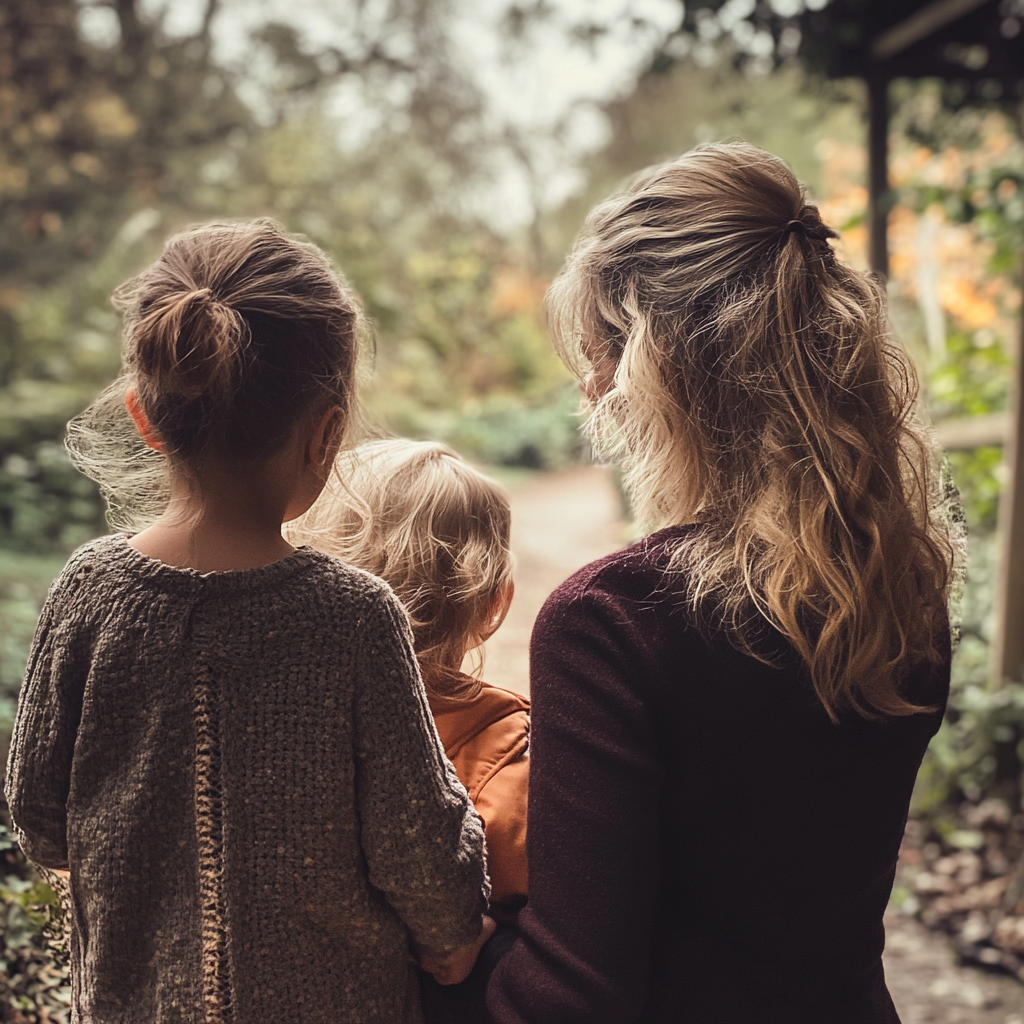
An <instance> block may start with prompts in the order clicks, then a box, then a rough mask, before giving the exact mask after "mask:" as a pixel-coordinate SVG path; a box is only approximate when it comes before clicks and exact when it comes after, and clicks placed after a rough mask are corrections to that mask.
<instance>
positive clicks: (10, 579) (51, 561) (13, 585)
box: [0, 548, 64, 764]
mask: <svg viewBox="0 0 1024 1024" xmlns="http://www.w3.org/2000/svg"><path fill="white" fill-rule="evenodd" d="M63 564H64V559H63V557H62V556H59V555H58V556H53V555H49V556H40V555H28V554H20V553H16V552H12V551H5V550H3V549H2V548H0V761H2V763H4V764H6V762H7V738H8V737H9V736H10V733H11V725H12V724H13V721H14V710H15V706H16V703H17V697H18V689H19V687H20V686H21V677H22V674H23V673H24V671H25V661H26V659H27V658H28V651H29V646H30V645H31V643H32V636H33V634H34V633H35V628H36V619H37V618H38V617H39V609H40V608H41V607H42V604H43V600H44V598H45V597H46V591H47V589H48V588H49V586H50V582H51V581H52V580H53V578H54V577H55V576H56V575H57V573H59V572H60V570H61V567H62V566H63Z"/></svg>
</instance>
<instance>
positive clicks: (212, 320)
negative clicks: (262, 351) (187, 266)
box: [136, 288, 248, 398]
mask: <svg viewBox="0 0 1024 1024" xmlns="http://www.w3.org/2000/svg"><path fill="white" fill-rule="evenodd" d="M137 337H138V339H139V343H138V347H137V350H136V358H137V360H138V367H139V371H140V372H141V373H144V374H146V375H148V376H149V377H150V378H151V379H152V380H153V383H154V385H155V387H156V388H157V389H158V390H160V391H162V392H165V393H167V394H180V395H184V396H186V397H189V398H196V397H198V396H199V395H201V394H202V393H203V392H204V391H207V390H209V389H211V388H215V389H221V388H225V387H229V386H230V384H231V382H232V381H233V380H234V379H235V377H236V376H237V370H238V367H237V363H238V360H239V357H240V355H241V352H242V348H243V346H244V344H245V342H246V340H247V339H248V328H247V327H246V323H245V320H244V319H243V318H242V316H241V315H240V314H239V313H238V312H237V311H236V310H234V309H232V308H231V307H230V306H227V305H225V304H224V303H222V302H218V301H217V300H216V299H215V298H214V297H213V292H212V291H211V290H210V289H209V288H193V289H192V290H191V291H187V292H180V293H178V294H174V293H170V294H167V295H165V296H161V297H160V298H159V299H157V300H156V301H154V302H153V303H152V304H151V305H150V306H149V308H148V309H146V310H145V312H143V313H142V314H141V316H140V320H139V323H138V325H137Z"/></svg>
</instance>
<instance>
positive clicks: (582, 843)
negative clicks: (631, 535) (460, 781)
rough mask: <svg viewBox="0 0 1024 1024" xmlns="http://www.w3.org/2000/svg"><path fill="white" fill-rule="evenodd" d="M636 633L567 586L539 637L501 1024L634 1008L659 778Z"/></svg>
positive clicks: (630, 1016)
mask: <svg viewBox="0 0 1024 1024" xmlns="http://www.w3.org/2000/svg"><path fill="white" fill-rule="evenodd" d="M638 628H639V627H638V624H636V623H631V622H630V621H629V619H628V616H627V615H626V614H625V612H624V610H623V609H622V608H621V607H619V606H617V604H616V603H615V601H614V600H613V599H612V598H609V597H608V596H607V595H602V594H600V593H598V594H595V593H592V592H590V591H586V590H584V591H582V592H579V591H576V592H573V591H569V590H567V589H565V588H563V590H561V591H558V592H556V594H555V595H553V597H552V599H550V600H549V602H548V604H547V605H546V606H545V608H544V609H543V611H542V612H541V615H540V617H539V618H538V621H537V625H536V626H535V629H534V634H533V639H532V644H531V697H532V704H533V715H532V734H531V762H532V763H531V769H530V771H531V780H530V796H529V832H528V837H527V850H528V855H529V869H530V900H529V903H528V904H527V906H526V908H525V909H524V910H523V912H522V913H521V914H520V917H519V926H520V929H521V937H520V938H519V940H518V941H517V942H516V944H515V946H514V947H513V949H512V951H511V952H510V953H509V955H508V956H506V957H505V958H504V959H503V960H502V961H501V963H500V964H499V966H498V967H497V969H496V971H495V973H494V975H493V976H492V979H491V982H490V985H489V988H488V1007H489V1009H490V1010H491V1012H492V1014H493V1015H494V1018H495V1020H497V1021H498V1022H500V1024H576V1022H580V1024H582V1022H588V1024H593V1022H595V1021H601V1022H602V1024H620V1022H631V1021H636V1020H638V1019H639V1017H640V1014H641V1012H642V1010H643V1007H644V1004H645V1001H646V998H647V989H648V975H649V971H650V962H651V947H652V931H653V921H654V902H655V891H656V885H657V883H658V877H659V856H658V803H659V793H660V789H661V781H662V772H661V768H660V766H659V759H658V756H657V743H656V738H655V732H654V726H653V724H652V721H651V718H652V716H651V714H650V711H649V709H648V708H647V707H646V706H645V704H644V702H643V700H642V698H641V696H640V692H639V691H640V685H639V682H638V677H639V676H640V674H641V673H642V672H643V671H644V668H645V666H644V665H643V664H642V661H641V659H640V657H639V655H638V651H640V650H642V647H643V644H642V642H641V640H640V638H639V636H637V635H636V630H637V629H638Z"/></svg>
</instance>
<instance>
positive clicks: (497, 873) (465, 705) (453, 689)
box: [288, 440, 530, 921]
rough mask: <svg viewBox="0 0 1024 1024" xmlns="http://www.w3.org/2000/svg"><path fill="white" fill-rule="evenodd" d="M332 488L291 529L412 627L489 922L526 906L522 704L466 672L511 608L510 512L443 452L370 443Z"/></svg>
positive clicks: (483, 481) (350, 456)
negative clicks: (468, 817) (469, 829)
mask: <svg viewBox="0 0 1024 1024" xmlns="http://www.w3.org/2000/svg"><path fill="white" fill-rule="evenodd" d="M336 476H337V481H336V482H334V483H333V484H332V485H328V487H327V488H326V489H325V490H324V492H323V494H321V496H320V498H319V499H318V500H317V502H316V504H315V505H313V507H312V508H311V509H310V510H309V512H308V513H306V515H305V516H303V517H302V518H301V519H299V520H297V521H296V522H294V523H292V524H290V525H289V527H288V535H289V537H291V539H292V540H293V541H295V542H296V543H306V544H309V545H310V546H312V547H315V548H318V549H319V550H321V551H325V552H328V553H329V554H332V555H336V556H337V557H339V558H341V559H343V560H344V561H346V562H348V563H349V564H350V565H356V566H359V568H361V569H365V570H366V571H367V572H370V573H373V575H375V576H379V577H380V578H381V579H383V580H385V581H386V582H387V583H389V584H390V585H391V587H392V588H393V590H394V591H395V594H396V595H397V596H398V599H399V600H400V601H401V602H402V604H403V605H404V606H405V609H406V611H407V612H408V613H409V618H410V621H411V623H412V631H413V637H414V642H415V646H416V656H417V658H418V659H419V663H420V668H421V670H422V672H423V681H424V683H425V685H426V689H427V698H428V700H429V701H430V709H431V711H432V712H433V715H434V722H435V724H436V725H437V731H438V733H439V735H440V737H441V742H442V743H443V745H444V748H445V753H446V754H447V756H448V758H449V759H450V760H451V762H452V764H453V765H454V767H455V770H456V772H457V774H458V776H459V779H460V780H461V782H462V783H463V785H464V786H465V787H466V789H467V790H468V791H469V795H470V797H471V798H472V800H473V802H474V804H475V805H476V809H477V812H478V813H479V814H480V817H481V818H482V819H483V822H484V829H485V832H486V837H487V870H488V873H489V875H490V879H491V903H490V906H491V912H492V914H494V916H495V917H497V918H498V919H499V920H505V921H509V920H510V919H512V918H513V917H514V915H515V913H516V912H517V911H518V910H519V908H520V907H522V905H523V904H524V903H525V902H526V895H527V884H526V883H527V878H526V798H527V778H528V772H529V758H528V756H527V748H528V742H529V729H530V715H529V709H530V704H529V701H528V700H527V699H526V698H525V697H523V696H521V695H520V694H518V693H512V692H511V691H509V690H505V689H502V688H500V687H497V686H492V685H491V684H489V683H485V682H481V681H480V680H479V679H476V678H474V677H473V676H472V675H468V674H466V673H464V672H463V671H462V664H463V662H464V660H465V658H466V655H467V654H471V653H473V652H474V651H476V650H478V649H479V647H480V645H481V644H483V642H484V641H485V640H487V638H488V637H489V636H490V635H491V634H492V633H493V632H494V631H495V630H496V629H497V628H498V626H500V625H501V623H502V620H503V619H504V618H505V613H506V612H507V611H508V608H509V604H510V603H511V601H512V592H513V586H512V556H511V552H510V550H509V530H510V526H511V510H510V508H509V503H508V497H507V495H506V494H505V493H504V491H503V490H502V489H501V488H500V487H499V486H498V485H497V484H496V483H494V481H492V480H489V479H488V478H487V477H485V476H483V475H482V474H480V473H478V472H477V471H476V470H475V469H473V468H472V466H469V465H468V464H467V463H465V462H463V461H462V459H460V458H459V456H458V455H457V454H456V453H455V452H454V451H452V450H451V449H450V448H447V447H446V446H444V445H442V444H436V443H433V442H427V441H408V440H378V441H369V442H367V443H365V444H363V445H360V446H359V447H358V448H355V449H353V450H350V451H345V452H342V453H341V455H339V457H338V460H337V463H336Z"/></svg>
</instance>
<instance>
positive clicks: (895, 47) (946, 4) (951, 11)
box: [868, 0, 989, 61]
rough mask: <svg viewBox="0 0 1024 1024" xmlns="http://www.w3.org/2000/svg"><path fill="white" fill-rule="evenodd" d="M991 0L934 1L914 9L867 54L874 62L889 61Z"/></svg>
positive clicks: (870, 48) (879, 36) (872, 46)
mask: <svg viewBox="0 0 1024 1024" xmlns="http://www.w3.org/2000/svg"><path fill="white" fill-rule="evenodd" d="M988 2H989V0H934V2H933V3H930V4H928V5H927V6H925V7H922V8H921V9H920V10H917V11H914V13H913V14H911V15H910V17H908V18H904V19H903V21H901V22H898V23H897V24H895V25H893V27H892V28H890V29H886V30H885V31H884V32H882V33H880V34H879V35H878V36H877V37H876V38H875V39H874V40H873V41H872V42H871V45H870V46H869V47H868V56H869V57H870V58H871V59H872V60H875V61H878V60H889V58H890V57H895V56H896V55H897V54H898V53H902V52H903V51H904V50H906V49H909V48H910V47H911V46H913V45H914V43H919V42H920V41H921V40H922V39H927V38H928V37H929V36H930V35H933V34H934V33H936V32H938V31H939V29H941V28H945V27H946V26H947V25H950V24H952V23H953V22H954V21H956V20H957V19H958V18H962V17H963V16H964V15H965V14H970V13H971V11H975V10H977V9H978V8H979V7H982V6H984V5H985V4H987V3H988Z"/></svg>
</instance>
